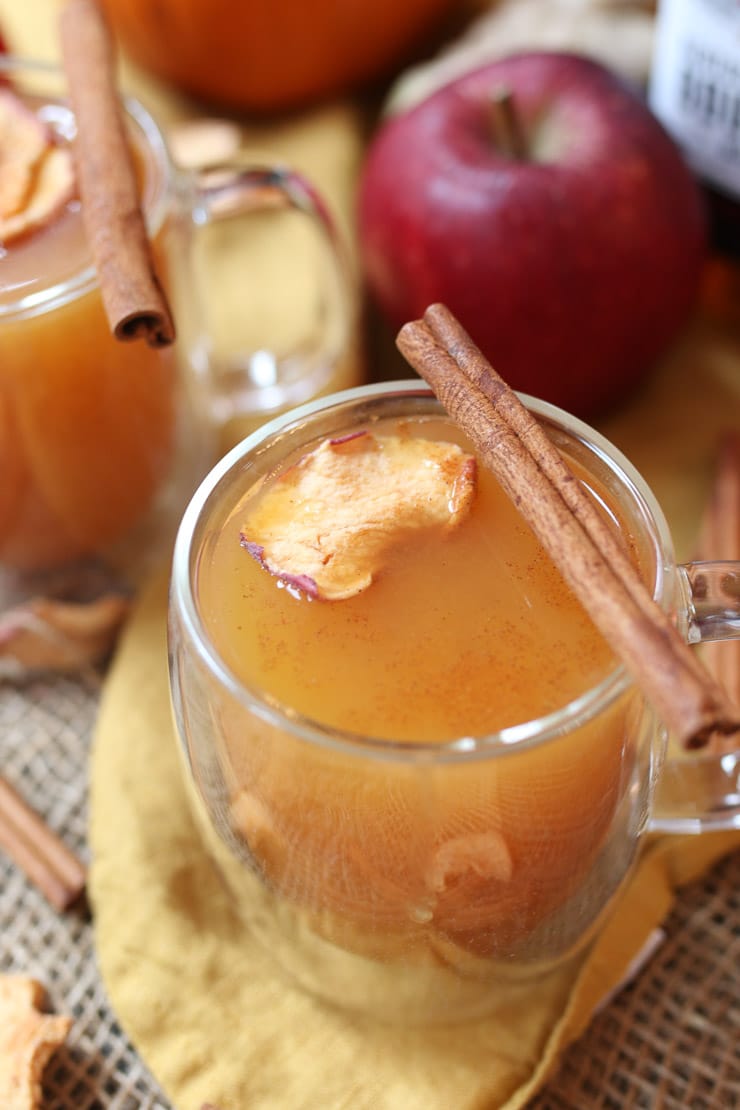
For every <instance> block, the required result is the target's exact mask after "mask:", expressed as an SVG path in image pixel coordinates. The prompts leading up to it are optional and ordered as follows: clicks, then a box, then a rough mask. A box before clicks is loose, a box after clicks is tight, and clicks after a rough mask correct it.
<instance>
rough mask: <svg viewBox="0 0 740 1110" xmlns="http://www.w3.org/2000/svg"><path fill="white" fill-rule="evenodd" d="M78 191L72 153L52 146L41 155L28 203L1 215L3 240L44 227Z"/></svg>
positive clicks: (0, 237)
mask: <svg viewBox="0 0 740 1110" xmlns="http://www.w3.org/2000/svg"><path fill="white" fill-rule="evenodd" d="M74 191H75V174H74V166H73V163H72V155H71V153H70V152H69V151H68V150H66V149H65V148H64V147H60V146H52V147H50V148H49V150H47V152H46V153H45V154H44V156H43V157H42V159H41V161H40V163H39V165H38V168H37V171H36V175H35V179H34V185H33V188H32V189H31V193H30V195H29V196H28V197H27V199H26V203H25V206H24V207H23V208H22V209H21V210H20V211H18V212H14V213H12V214H10V215H7V216H4V217H2V218H0V243H8V242H10V241H11V240H12V239H17V238H19V236H21V235H27V234H28V233H29V232H30V231H34V230H35V229H36V228H38V227H43V226H44V224H47V223H48V222H49V221H50V220H52V219H53V218H54V216H55V215H56V214H57V212H59V211H60V210H61V209H62V208H63V207H64V205H65V204H66V203H67V201H69V200H71V199H72V197H73V196H74Z"/></svg>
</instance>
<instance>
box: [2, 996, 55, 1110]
mask: <svg viewBox="0 0 740 1110" xmlns="http://www.w3.org/2000/svg"><path fill="white" fill-rule="evenodd" d="M43 1000H44V989H43V987H42V986H41V984H40V983H38V982H37V981H36V980H35V979H29V978H27V977H25V976H22V975H6V976H0V1106H2V1107H3V1110H37V1108H39V1107H40V1106H41V1101H42V1087H41V1081H42V1077H43V1074H44V1069H45V1068H46V1065H47V1064H48V1062H49V1060H50V1059H51V1057H52V1056H53V1054H54V1053H55V1052H56V1050H57V1048H59V1047H60V1046H61V1045H62V1044H64V1041H65V1040H66V1038H67V1034H68V1033H69V1030H70V1027H71V1025H72V1021H71V1018H68V1017H63V1016H57V1015H54V1014H45V1013H42V1012H41V1010H40V1007H41V1005H42V1003H43Z"/></svg>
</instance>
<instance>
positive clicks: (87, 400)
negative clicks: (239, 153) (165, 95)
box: [0, 56, 355, 588]
mask: <svg viewBox="0 0 740 1110" xmlns="http://www.w3.org/2000/svg"><path fill="white" fill-rule="evenodd" d="M0 85H2V86H3V87H7V88H8V89H10V90H12V91H13V92H15V93H16V94H17V95H18V96H19V97H20V98H21V99H22V100H23V102H24V103H25V104H26V105H27V106H28V107H29V108H30V109H31V111H32V112H33V113H34V114H35V115H36V116H37V118H38V119H39V120H40V121H41V123H42V125H43V126H44V127H45V128H47V129H48V131H49V132H50V133H51V135H52V136H53V141H54V143H55V144H57V145H61V146H66V145H68V144H69V143H70V142H72V141H73V139H74V132H75V121H74V117H73V115H72V113H71V111H70V109H69V107H68V105H67V100H66V85H65V79H64V75H63V74H62V72H61V71H60V70H59V69H58V68H57V67H55V66H51V65H47V64H43V63H38V62H33V61H25V60H23V59H19V58H14V57H11V56H5V57H3V58H0ZM125 108H126V122H127V126H128V129H129V133H130V135H131V140H132V145H133V149H134V152H135V156H136V162H137V166H138V171H139V174H140V178H141V182H142V185H141V189H142V204H143V208H144V213H145V217H146V221H147V226H148V229H149V232H150V235H151V238H152V242H153V248H154V253H155V257H156V261H157V265H158V269H159V275H160V277H161V278H162V280H163V282H164V284H165V285H166V287H167V289H168V292H169V296H170V299H171V301H172V305H173V309H174V315H175V320H176V327H177V332H178V337H177V341H176V343H175V344H174V346H173V347H172V348H167V349H158V350H152V349H150V348H148V347H147V346H146V345H145V344H144V343H143V341H136V342H134V343H121V342H118V341H116V340H114V339H113V338H112V337H111V335H110V331H109V326H108V323H107V320H106V318H105V314H104V310H103V305H102V300H101V296H100V289H99V285H98V282H97V276H96V274H95V271H94V268H93V266H92V264H91V259H90V254H89V250H88V248H87V245H86V243H85V240H84V235H83V233H82V227H81V222H80V206H79V202H78V201H76V200H74V199H73V200H72V201H71V202H70V203H68V204H67V205H66V207H65V209H64V210H63V211H62V212H61V213H55V214H54V216H53V217H50V219H49V224H48V226H45V227H44V228H43V229H41V230H40V231H35V232H34V233H33V234H31V235H30V236H26V237H24V238H23V239H19V240H17V243H16V241H10V242H9V243H8V244H7V246H4V245H3V244H2V243H0V473H1V474H2V483H1V486H0V568H10V570H11V571H12V572H14V574H15V581H16V584H17V585H18V586H20V585H21V584H22V580H23V578H24V577H25V576H27V575H30V574H31V573H33V575H34V579H33V582H34V588H35V587H36V585H37V584H38V582H39V578H40V577H41V572H46V571H47V570H49V569H51V568H57V567H60V566H62V567H64V566H68V565H71V564H74V563H76V562H77V561H79V560H84V559H87V558H88V557H90V556H103V558H104V559H106V560H109V561H111V562H112V563H114V564H115V565H116V566H117V567H119V566H122V567H124V568H126V567H128V566H129V565H132V564H135V563H137V562H139V561H140V560H141V557H142V556H146V555H148V554H151V551H152V549H153V548H154V547H157V545H159V546H161V542H160V541H161V540H162V539H163V538H164V537H165V536H166V537H168V539H169V542H171V540H172V538H173V536H174V531H175V528H176V524H177V521H178V520H179V517H180V515H181V512H182V509H183V508H184V505H185V503H186V501H187V498H188V496H189V495H190V494H191V493H192V491H193V489H194V487H195V485H196V484H197V481H198V480H199V479H200V478H201V477H202V476H203V474H204V473H205V472H206V470H207V469H208V467H209V466H210V465H211V463H212V462H213V461H214V459H215V458H216V457H217V456H218V454H219V453H220V448H221V447H222V445H223V439H222V437H221V436H220V433H219V430H220V429H223V428H224V426H225V423H226V422H227V421H229V420H230V419H234V418H239V417H243V418H244V420H245V421H246V422H247V426H250V427H253V426H255V424H257V423H259V422H260V421H261V420H264V419H266V417H267V414H269V413H270V412H273V413H274V412H275V411H280V410H281V409H285V408H287V407H288V406H290V405H295V404H298V403H301V402H303V401H306V400H309V399H310V398H311V397H314V396H318V395H320V394H321V393H322V392H324V393H325V392H328V391H329V390H331V389H337V388H341V387H343V386H345V385H350V384H355V383H354V380H353V377H352V375H351V373H350V370H349V366H348V363H347V361H346V357H345V356H346V351H347V348H348V345H349V337H350V335H351V332H352V327H353V316H354V292H353V283H352V278H351V275H350V273H349V270H348V267H347V265H346V261H345V258H344V252H343V248H342V246H341V244H340V242H339V240H338V237H337V233H336V230H335V227H334V225H333V221H332V219H331V217H330V215H329V213H328V211H327V209H326V207H325V205H324V203H323V201H322V199H321V198H320V197H319V196H318V194H317V193H316V191H315V190H314V189H313V187H312V186H311V184H310V183H309V182H308V181H306V180H305V178H303V177H302V176H301V175H300V174H298V173H296V172H295V171H293V170H292V169H290V168H287V167H282V166H278V165H269V164H262V165H252V164H245V163H244V162H243V161H242V160H241V159H239V160H235V161H234V162H233V163H232V164H229V165H221V166H218V167H210V168H206V169H204V170H202V171H199V172H186V171H181V170H178V169H177V168H176V167H175V165H174V164H173V162H172V161H171V159H170V157H169V154H168V151H167V147H166V142H165V139H164V136H163V134H162V132H161V131H160V129H159V126H158V124H157V122H156V121H155V120H154V119H153V117H152V116H151V115H150V114H149V113H148V112H147V111H146V109H145V108H144V107H143V106H142V105H141V104H139V103H138V102H137V101H135V100H133V99H129V100H127V101H126V102H125ZM279 211H282V212H285V213H292V214H293V215H294V216H295V219H296V220H298V221H303V223H304V224H305V230H306V235H307V236H311V237H312V240H311V242H312V247H313V248H314V249H312V250H311V251H310V252H309V257H310V259H311V266H312V267H313V264H314V262H315V266H316V269H315V272H314V273H313V286H312V287H313V289H314V290H315V303H313V304H312V305H311V307H310V310H307V315H311V326H310V328H309V334H307V335H305V336H302V337H301V338H300V340H296V341H297V342H299V347H300V349H296V350H287V351H283V352H279V353H278V352H274V351H270V350H257V351H245V350H240V349H231V350H228V348H227V345H226V340H224V339H223V338H220V353H219V357H218V358H217V357H215V355H214V350H213V346H214V336H213V335H211V334H209V333H208V331H207V329H206V327H205V326H204V313H203V310H202V309H203V302H204V293H205V290H204V289H203V288H202V286H203V281H204V279H206V280H211V281H214V280H217V278H218V275H213V274H210V275H208V274H203V273H202V266H199V264H198V255H197V252H196V250H195V248H196V246H198V245H199V244H200V242H201V234H200V232H201V229H203V228H210V227H212V226H213V225H215V224H217V223H218V224H221V223H225V222H226V221H228V222H229V227H230V229H231V228H233V220H234V219H236V218H241V217H244V218H246V219H247V220H249V221H251V222H250V224H249V226H250V228H252V227H253V226H254V222H253V220H252V216H253V214H256V213H260V214H264V215H263V217H262V218H263V219H265V220H269V219H272V218H274V216H275V213H277V212H279ZM286 218H287V217H286ZM271 228H272V224H269V226H268V227H267V228H266V231H265V236H263V237H267V238H268V239H269V235H270V234H271ZM196 233H197V234H196ZM247 255H248V252H246V251H245V257H244V267H245V268H248V267H249V266H250V261H251V256H247ZM245 312H246V313H247V314H248V306H245ZM242 434H243V433H242ZM231 442H232V443H233V442H234V439H232V440H231Z"/></svg>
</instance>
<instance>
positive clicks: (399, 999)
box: [169, 382, 740, 1023]
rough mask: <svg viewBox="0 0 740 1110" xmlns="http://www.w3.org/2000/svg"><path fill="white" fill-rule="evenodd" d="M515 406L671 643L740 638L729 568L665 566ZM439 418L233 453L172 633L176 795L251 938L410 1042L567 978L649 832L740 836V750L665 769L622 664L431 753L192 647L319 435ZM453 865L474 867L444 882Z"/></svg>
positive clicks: (350, 421)
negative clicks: (264, 499) (267, 489)
mask: <svg viewBox="0 0 740 1110" xmlns="http://www.w3.org/2000/svg"><path fill="white" fill-rule="evenodd" d="M524 400H525V403H526V404H527V405H528V406H529V407H530V408H531V409H532V411H533V412H535V413H536V414H537V416H538V418H539V419H540V421H541V422H542V424H543V426H544V428H545V430H546V432H547V434H548V435H549V436H550V437H551V438H552V439H553V440H554V442H555V443H556V444H557V445H558V447H559V448H560V449H561V450H562V451H564V452H565V453H566V455H567V456H569V457H570V458H571V459H572V460H573V461H574V462H575V464H576V465H577V466H578V465H580V466H581V467H582V468H584V469H585V471H586V473H587V474H588V475H590V476H593V478H594V479H595V480H596V481H597V482H598V483H600V484H601V488H603V489H604V490H606V491H607V492H608V496H609V498H610V499H612V500H613V502H614V504H615V505H616V506H617V507H618V510H619V516H620V518H621V519H622V520H623V521H624V522H625V525H626V528H627V529H628V530H629V534H630V536H631V537H633V538H634V541H635V544H636V550H637V552H638V554H639V561H640V565H641V566H642V567H643V568H644V572H645V575H646V580H647V581H648V583H649V586H650V588H651V590H652V592H653V594H654V596H655V598H656V600H657V601H658V603H659V604H660V605H661V606H662V607H663V608H664V609H665V610H666V611H668V612H670V613H671V614H673V616H674V617H675V619H676V621H677V622H678V625H679V627H680V628H681V629H682V632H683V633H684V634H685V635H686V636H687V637H688V638H689V639H690V640H692V641H695V642H696V641H699V640H701V639H702V638H705V639H707V638H718V637H719V638H733V637H737V636H738V635H740V590H739V589H738V584H739V583H740V564H735V563H725V564H711V563H703V564H693V565H691V566H688V565H681V566H677V565H676V562H675V558H674V555H673V550H672V542H671V537H670V534H669V531H668V528H667V525H666V521H665V519H664V517H663V514H662V512H661V509H660V507H659V505H658V504H657V503H656V501H655V498H654V497H653V495H652V493H651V491H650V490H649V488H648V487H647V485H646V483H645V481H644V480H643V479H642V478H641V477H640V475H639V474H638V473H637V472H636V471H635V469H634V468H633V467H632V466H631V464H630V463H629V462H628V461H627V460H626V459H625V458H624V457H623V456H622V455H621V454H620V452H618V451H617V450H616V449H615V448H614V447H613V446H612V445H611V444H609V443H608V442H607V441H606V440H605V439H604V438H603V437H602V436H601V435H599V434H598V433H597V432H595V431H593V430H592V429H591V428H589V427H588V426H586V425H585V424H583V423H582V422H581V421H579V420H577V419H576V418H574V417H572V416H570V415H568V414H566V413H564V412H562V411H561V410H559V409H556V408H554V407H553V406H551V405H549V404H546V403H544V402H541V401H537V400H533V399H531V398H524ZM440 415H441V416H444V414H443V413H442V410H441V407H440V406H439V404H438V402H437V401H436V399H435V398H434V397H433V395H432V393H431V391H430V390H429V389H428V388H427V387H426V386H425V385H424V384H423V383H414V382H398V383H393V384H380V385H374V386H366V387H362V388H359V389H354V390H350V391H346V392H344V393H339V394H335V395H334V396H332V397H329V398H327V399H324V400H322V401H318V402H316V403H313V404H310V405H307V406H304V407H302V408H301V409H299V410H297V411H295V412H293V413H292V414H287V415H286V416H285V417H283V418H279V419H278V420H275V421H273V422H271V423H270V424H268V425H266V426H264V427H263V428H262V429H260V430H259V431H257V432H256V433H254V434H253V435H251V436H250V437H249V438H247V439H246V440H245V441H244V442H243V443H241V444H240V445H239V446H237V447H236V448H234V449H233V450H232V451H231V452H230V453H229V454H228V455H227V456H226V457H224V458H223V459H222V460H221V462H220V463H219V464H218V465H217V466H216V468H215V469H214V470H213V471H212V472H211V474H210V475H209V476H208V477H207V478H206V479H205V481H204V482H203V483H202V484H201V486H200V488H199V490H198V491H197V493H196V494H195V496H194V498H193V499H192V501H191V503H190V505H189V507H188V509H187V511H186V513H185V515H184V518H183V521H182V523H181V526H180V530H179V533H178V537H177V540H176V545H175V553H174V564H173V573H172V581H171V600H170V623H169V637H170V661H171V691H172V701H173V707H174V716H175V721H176V726H177V731H178V734H179V740H180V744H181V750H182V752H183V754H184V763H185V767H186V779H187V783H188V789H189V795H190V797H191V799H192V803H193V807H194V813H195V814H196V817H197V820H198V822H199V824H200V828H201V830H202V834H203V836H204V838H205V842H206V844H207V846H208V849H209V851H210V852H211V853H212V856H213V858H214V861H215V863H216V865H217V866H218V867H220V868H221V870H222V872H223V875H224V876H225V878H226V880H227V883H228V885H229V888H230V890H231V891H232V893H233V895H234V900H235V906H236V907H237V909H238V912H239V913H240V914H241V915H242V916H243V919H244V922H245V929H247V930H248V931H249V933H250V934H251V935H253V936H254V937H255V938H256V939H257V940H259V941H260V943H261V944H262V945H263V946H264V948H265V950H266V951H267V952H269V953H271V955H272V956H273V957H274V959H275V961H276V966H278V967H279V968H281V969H283V970H284V971H286V972H287V973H288V974H289V976H290V977H292V979H293V980H294V981H296V982H297V983H299V984H300V985H301V986H302V987H303V988H305V989H306V990H308V991H310V992H312V993H313V994H315V995H317V996H319V997H321V998H322V999H325V1000H328V1001H330V1002H333V1003H336V1004H338V1005H341V1006H345V1007H347V1006H348V1007H351V1008H353V1009H356V1010H357V1011H360V1012H363V1013H366V1014H371V1015H374V1016H375V1017H378V1018H381V1019H382V1020H398V1021H408V1022H421V1023H424V1022H435V1021H441V1022H448V1021H452V1020H463V1019H468V1018H472V1017H477V1016H481V1015H484V1014H489V1013H492V1012H496V1011H497V1010H498V1009H499V1008H500V1009H501V1010H502V1012H504V1013H505V1010H506V1006H507V1004H508V1003H509V1002H510V1000H511V998H512V991H513V992H516V991H518V990H521V989H529V987H528V985H531V984H532V983H535V984H536V982H537V981H538V979H539V977H541V976H545V975H548V974H551V973H556V972H557V971H558V970H559V969H560V968H561V967H562V966H563V964H564V962H565V961H568V960H569V959H574V958H576V957H577V955H578V953H579V952H582V951H583V949H584V946H586V945H587V944H588V943H589V940H590V939H591V938H592V937H593V936H594V935H595V931H596V930H597V929H598V927H599V923H600V922H601V921H602V920H603V918H604V915H605V914H607V913H608V911H609V906H610V903H611V902H612V899H613V898H614V896H615V895H616V893H617V891H618V890H619V888H620V886H621V884H622V883H623V881H624V880H625V877H626V876H627V875H628V873H629V871H630V868H631V866H632V864H633V862H634V860H635V858H636V855H637V851H638V845H639V843H640V840H641V838H642V836H643V835H644V834H645V832H646V831H648V830H653V829H661V830H663V831H675V832H684V831H686V830H693V831H701V830H704V829H714V828H730V827H734V826H740V792H739V791H738V787H737V776H738V758H739V757H738V753H737V752H725V753H724V754H721V753H717V754H707V755H703V756H702V755H700V756H698V757H691V758H687V759H686V760H678V761H676V760H674V757H673V755H671V756H670V758H668V759H666V751H667V750H669V743H668V737H667V736H666V733H665V729H664V728H663V727H662V726H661V724H660V722H659V721H658V720H657V719H656V717H655V714H654V713H653V711H652V709H651V708H650V706H649V705H648V704H647V703H646V702H645V699H644V698H643V696H642V694H641V693H640V691H638V690H637V689H636V688H635V686H634V684H633V682H632V681H631V679H630V678H629V676H628V675H627V674H626V672H625V671H624V669H623V668H622V667H621V666H619V667H616V669H614V670H613V671H612V673H610V674H609V675H608V677H606V678H605V679H604V680H603V681H601V682H599V684H598V685H596V686H594V687H593V688H590V689H584V690H583V692H582V693H581V694H580V696H578V697H577V698H576V699H575V700H573V701H570V702H569V703H568V704H565V705H563V706H562V708H560V709H557V710H556V711H555V712H552V713H550V714H549V715H547V716H545V717H541V718H539V719H535V720H529V721H523V722H522V723H521V724H518V725H516V726H513V727H509V728H506V729H504V730H502V731H501V732H500V733H497V734H493V735H487V736H478V737H460V738H458V739H456V740H452V741H449V742H442V743H418V742H412V743H409V742H405V741H387V740H381V739H377V738H373V736H362V735H357V734H349V733H342V732H339V731H337V730H336V729H332V728H327V727H323V726H322V725H321V724H319V723H317V722H316V721H312V720H308V719H304V718H302V717H301V716H300V714H298V713H297V712H296V711H295V710H291V709H290V707H287V708H281V706H280V704H279V703H276V699H275V697H274V696H272V695H271V692H270V691H265V690H261V689H253V688H249V687H248V686H247V685H245V684H244V683H243V682H241V681H240V680H239V679H238V678H237V677H236V676H235V674H234V672H233V670H231V669H230V668H229V666H228V665H227V663H226V662H225V661H224V658H223V654H221V653H220V652H219V649H218V648H217V647H216V646H215V643H214V641H213V638H212V637H211V636H210V635H209V633H208V631H207V630H206V623H207V622H206V621H205V620H204V614H203V611H202V609H201V602H200V586H199V578H198V576H199V574H200V573H201V569H202V568H204V567H207V566H208V565H209V561H210V558H211V553H212V551H213V543H214V540H215V537H216V536H217V535H218V534H219V532H220V531H221V530H222V529H223V528H224V527H225V526H229V527H233V522H231V524H229V525H227V524H226V522H227V521H228V518H229V515H230V513H232V512H233V510H234V508H235V506H236V504H237V502H238V501H239V500H240V498H241V497H243V495H244V493H245V492H246V491H247V490H248V489H250V488H251V487H252V486H253V484H254V483H256V482H258V481H259V480H260V479H261V478H262V477H263V476H265V475H270V474H271V473H273V472H275V471H279V470H280V468H281V467H282V466H284V465H287V464H288V462H289V461H291V460H292V461H294V460H295V459H296V457H300V456H301V454H303V453H305V451H306V450H308V449H309V448H310V446H311V445H313V444H315V443H316V442H317V441H320V440H322V439H324V438H326V437H329V438H335V437H342V436H346V435H347V434H348V433H349V432H352V431H354V430H357V429H358V428H361V427H372V426H373V425H374V424H376V423H377V422H378V421H379V420H385V419H395V418H398V419H401V420H403V421H414V420H416V419H419V418H421V419H424V420H426V419H429V418H436V417H439V416H440ZM246 557H247V556H245V558H246ZM697 582H701V583H703V585H702V589H701V591H700V592H701V594H702V598H703V600H702V602H701V611H699V609H698V608H697V606H696V605H695V604H694V597H693V595H692V584H696V583H697ZM698 593H699V591H698V590H697V596H698ZM209 597H210V600H209V605H210V612H209V619H210V618H211V617H213V613H214V605H215V602H214V595H212V594H211V595H209ZM318 604H332V603H331V602H326V603H321V602H319V603H318ZM339 604H341V602H340V603H339ZM216 616H217V618H218V619H222V618H223V619H228V613H227V612H226V610H224V612H223V613H221V612H219V613H217V614H216ZM397 616H398V620H399V622H400V621H403V620H404V615H403V613H401V612H398V614H397ZM232 619H233V618H232ZM241 619H243V615H242V618H241ZM281 627H282V626H281ZM289 634H290V633H289V631H285V630H284V631H282V632H281V635H282V636H288V635H289ZM391 634H392V633H391V631H390V630H389V636H390V635H391ZM421 647H422V645H420V650H421ZM378 650H382V648H379V649H378ZM310 651H311V645H310V644H306V659H307V666H308V667H310V665H311V662H310V661H311V654H310ZM676 762H678V763H679V764H680V765H681V767H683V770H682V769H681V767H679V769H678V772H677V774H678V779H677V781H678V782H679V785H680V788H679V789H678V790H676V789H674V788H673V787H672V788H671V789H670V790H669V796H668V797H667V798H666V802H667V806H668V808H667V809H666V810H663V809H662V808H661V807H662V799H661V792H662V787H661V784H662V783H663V782H664V781H665V778H666V772H667V771H669V770H671V769H672V768H673V769H675V767H674V764H675V763H676ZM692 775H695V776H696V778H695V782H694V785H695V786H697V790H695V791H694V793H693V795H692V792H691V791H692V778H691V776H692ZM687 776H688V777H687ZM669 777H670V776H669ZM669 785H670V784H669ZM674 786H675V783H674ZM466 844H467V845H469V846H471V850H472V852H473V856H474V862H473V863H472V864H471V865H469V869H468V871H466V872H461V873H460V874H456V875H454V876H453V878H450V876H449V874H448V872H449V868H450V867H451V866H452V864H451V861H452V860H454V859H455V858H456V857H458V858H459V852H460V848H461V846H462V848H463V849H464V848H465V845H466ZM440 868H441V870H440ZM453 872H454V868H453ZM440 875H442V880H441V881H440ZM430 876H431V877H432V878H431V879H430ZM448 878H450V881H449V882H448V881H447V880H448Z"/></svg>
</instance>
